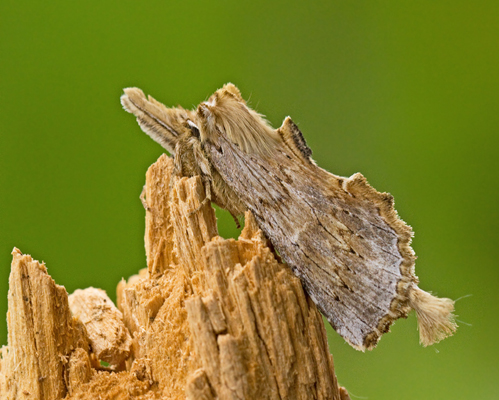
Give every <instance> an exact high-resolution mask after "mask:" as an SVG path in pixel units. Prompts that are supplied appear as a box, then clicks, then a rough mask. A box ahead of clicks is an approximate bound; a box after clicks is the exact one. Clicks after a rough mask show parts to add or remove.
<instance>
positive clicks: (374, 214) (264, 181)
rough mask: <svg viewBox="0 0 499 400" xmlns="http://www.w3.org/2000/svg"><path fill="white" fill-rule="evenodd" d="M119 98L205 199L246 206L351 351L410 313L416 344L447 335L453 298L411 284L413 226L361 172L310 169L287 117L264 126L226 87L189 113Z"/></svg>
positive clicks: (133, 91) (140, 97)
mask: <svg viewBox="0 0 499 400" xmlns="http://www.w3.org/2000/svg"><path fill="white" fill-rule="evenodd" d="M124 93H125V94H124V95H122V97H121V103H122V105H123V107H124V109H125V110H126V111H128V112H130V113H132V114H134V115H135V117H136V118H137V121H138V123H139V125H140V127H141V128H142V130H143V131H144V132H145V133H147V134H148V135H149V136H150V137H151V138H153V139H154V140H155V141H156V142H158V143H159V144H160V145H161V146H163V147H164V148H165V149H166V150H167V151H168V152H169V153H170V154H171V155H172V156H173V157H174V166H175V170H176V173H177V174H179V175H181V176H188V177H191V176H195V175H199V176H201V178H202V181H203V184H204V186H205V189H206V201H210V200H211V201H212V202H214V203H215V204H217V205H218V206H220V207H222V208H224V209H226V210H228V211H229V212H230V213H231V214H232V215H233V216H234V217H235V218H236V217H237V216H239V215H241V214H243V213H244V212H245V211H246V210H248V209H249V210H251V212H252V213H253V215H254V216H255V219H256V221H257V223H258V225H259V227H260V229H261V230H262V231H263V232H264V233H265V235H266V236H267V238H268V239H270V241H271V242H272V244H273V246H274V248H275V249H276V250H277V252H278V254H279V255H280V257H282V259H284V261H285V262H286V263H287V264H288V265H289V266H290V267H291V269H292V271H293V272H294V273H295V274H296V275H297V276H298V277H299V278H300V279H301V281H302V284H303V286H304V288H305V290H306V291H307V293H308V294H309V296H310V297H311V298H312V300H313V301H314V302H315V303H316V305H317V306H318V308H319V310H320V311H321V312H322V314H323V315H324V316H325V317H326V318H327V320H328V321H329V323H330V324H331V325H332V327H333V328H334V329H335V330H336V331H337V332H338V333H339V334H340V335H341V336H342V337H343V338H344V339H345V340H346V341H347V342H348V343H349V344H350V345H352V346H353V347H354V348H356V349H359V350H365V349H372V348H374V347H375V346H376V344H377V343H378V340H379V339H380V337H381V335H382V334H383V333H385V332H387V331H388V330H389V327H390V325H391V324H392V323H393V322H394V321H395V320H397V319H398V318H406V317H407V315H408V313H409V312H410V311H411V310H412V309H414V310H415V311H416V314H417V317H418V326H419V331H420V342H421V343H422V344H423V345H425V346H426V345H429V344H433V343H435V342H438V341H440V340H441V339H443V338H445V337H447V336H449V335H451V334H452V333H453V332H454V331H455V330H456V328H457V325H456V324H455V322H454V316H453V314H452V312H453V310H454V302H453V301H452V300H450V299H445V298H443V299H440V298H437V297H434V296H433V295H431V294H429V293H427V292H425V291H423V290H421V289H420V288H419V287H418V283H419V281H418V278H417V277H416V275H415V272H414V262H415V255H414V252H413V250H412V248H411V246H410V243H411V238H412V230H411V228H410V227H409V226H408V225H406V224H405V223H404V222H403V221H402V220H401V219H400V218H399V217H398V215H397V212H396V211H395V209H394V201H393V197H392V196H391V195H390V194H388V193H380V192H378V191H376V190H375V189H374V188H373V187H371V186H370V185H369V184H368V183H367V181H366V179H365V178H364V176H363V175H362V174H360V173H356V174H354V175H352V176H351V177H349V178H344V177H341V176H336V175H333V174H331V173H329V172H327V171H326V170H324V169H322V168H320V167H319V166H317V164H316V163H315V162H314V160H313V159H312V158H311V156H312V151H311V150H310V148H309V147H308V146H307V143H306V142H305V139H304V137H303V134H302V133H301V132H300V130H299V129H298V126H297V125H296V124H295V123H294V122H293V121H292V120H291V118H289V117H287V118H286V119H285V120H284V122H283V124H282V126H281V127H280V128H278V129H275V130H274V129H272V128H271V127H270V125H269V123H268V122H267V121H266V120H265V119H264V117H263V116H262V115H261V114H258V113H257V112H256V111H254V110H252V109H251V108H250V107H249V106H248V105H247V104H246V102H245V101H244V99H243V98H242V96H241V93H240V92H239V90H238V89H237V88H236V86H234V85H233V84H230V83H229V84H226V85H225V86H223V87H222V88H221V89H219V90H217V91H216V92H215V93H214V94H213V95H212V96H211V97H210V98H209V99H208V101H204V102H202V103H201V104H199V106H198V107H197V108H196V109H195V110H187V109H184V108H182V107H173V108H167V107H165V106H164V105H163V104H161V103H160V102H158V101H156V100H155V99H154V98H152V97H151V96H149V97H146V96H145V95H144V93H143V92H142V91H141V90H140V89H138V88H127V89H124Z"/></svg>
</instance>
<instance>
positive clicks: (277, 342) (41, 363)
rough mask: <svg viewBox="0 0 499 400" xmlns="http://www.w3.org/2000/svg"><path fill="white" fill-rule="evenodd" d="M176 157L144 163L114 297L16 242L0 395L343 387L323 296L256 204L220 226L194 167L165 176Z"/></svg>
mask: <svg viewBox="0 0 499 400" xmlns="http://www.w3.org/2000/svg"><path fill="white" fill-rule="evenodd" d="M172 169H173V165H172V160H171V159H170V158H168V157H167V156H165V155H163V156H161V157H160V159H159V160H158V161H157V162H156V163H155V164H153V165H152V166H151V167H150V168H149V170H148V172H147V176H146V187H145V193H146V199H147V204H148V208H149V209H148V211H147V215H146V237H145V242H146V254H147V269H144V270H142V271H140V273H139V274H138V275H137V276H134V277H131V278H130V279H129V280H128V282H126V281H122V282H120V283H119V285H118V289H117V292H118V301H117V305H118V308H119V310H120V311H118V310H117V309H116V308H114V306H113V305H112V304H111V302H110V300H109V299H108V298H107V296H106V295H105V294H104V293H103V292H102V291H99V290H97V289H93V288H90V289H86V290H85V291H77V292H75V293H74V294H73V295H71V296H70V299H69V300H68V295H67V293H66V291H65V289H64V288H63V287H62V286H58V285H56V284H55V283H54V281H53V280H52V279H51V278H50V276H49V275H48V274H47V271H46V268H45V266H44V265H42V264H39V263H38V262H37V261H34V260H32V259H31V257H30V256H28V255H23V254H21V252H20V251H19V250H17V249H15V250H14V252H13V262H12V272H11V276H10V281H9V284H10V289H9V312H8V329H9V338H8V346H4V347H3V348H2V358H1V359H0V398H1V399H8V400H14V399H43V400H51V399H54V400H55V399H62V398H65V399H96V398H99V399H104V400H106V399H109V400H110V399H123V400H124V399H207V400H209V399H334V400H346V399H349V397H348V394H347V392H346V390H344V389H343V388H339V387H338V384H337V381H336V377H335V374H334V366H333V359H332V356H331V355H330V354H329V350H328V345H327V339H326V332H325V328H324V324H323V321H322V317H321V315H320V313H319V311H318V310H317V307H316V306H315V304H314V303H313V302H312V301H311V299H310V298H309V297H308V296H307V295H306V294H305V292H304V291H303V288H302V285H301V283H300V281H299V279H298V278H296V277H295V276H294V275H293V274H292V272H291V271H290V270H289V268H288V267H287V266H285V265H284V264H282V263H280V262H278V261H277V260H276V258H275V257H274V254H273V252H272V251H271V250H270V249H269V248H268V247H267V244H266V243H267V240H266V238H265V237H264V235H263V234H262V232H261V231H260V230H259V229H258V226H257V224H256V222H255V219H254V218H253V216H252V214H251V213H249V212H248V213H247V214H246V216H245V219H246V220H245V228H244V229H243V231H242V233H241V235H240V237H239V239H238V240H234V239H227V240H225V239H222V238H221V237H219V236H218V233H217V226H216V218H215V213H214V210H213V208H212V207H211V206H210V205H209V204H207V203H206V202H203V201H204V199H205V192H204V187H203V184H202V181H201V178H199V177H193V178H189V179H187V178H182V179H175V181H174V183H173V185H172V186H170V183H169V180H170V177H171V173H172ZM171 187H172V189H171V190H170V188H171ZM193 211H194V212H193ZM70 305H71V308H70ZM71 311H73V313H72V312H71ZM99 360H101V361H106V360H107V362H109V363H110V367H112V368H114V369H115V370H114V371H113V370H110V369H108V370H103V369H102V367H101V366H100V364H99V362H98V361H99ZM118 370H121V371H119V372H118Z"/></svg>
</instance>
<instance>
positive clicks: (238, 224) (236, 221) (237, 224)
mask: <svg viewBox="0 0 499 400" xmlns="http://www.w3.org/2000/svg"><path fill="white" fill-rule="evenodd" d="M229 212H230V211H229ZM230 215H231V216H232V218H233V219H234V222H235V223H236V228H237V229H241V223H240V222H239V219H238V218H237V215H234V214H232V213H230Z"/></svg>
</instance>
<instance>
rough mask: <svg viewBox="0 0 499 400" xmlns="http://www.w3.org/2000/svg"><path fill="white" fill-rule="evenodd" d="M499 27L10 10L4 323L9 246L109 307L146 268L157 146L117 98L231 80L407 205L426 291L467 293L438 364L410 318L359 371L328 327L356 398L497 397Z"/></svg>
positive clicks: (2, 110) (2, 48)
mask: <svg viewBox="0 0 499 400" xmlns="http://www.w3.org/2000/svg"><path fill="white" fill-rule="evenodd" d="M498 27H499V6H498V3H497V1H476V2H470V1H456V0H454V1H417V2H415V1H411V2H409V1H369V2H367V1H365V2H353V1H340V0H338V1H327V2H308V3H306V2H303V1H285V2H284V1H283V2H278V1H274V2H268V1H252V2H237V4H236V2H229V1H210V2H198V1H182V2H180V1H168V2H167V1H143V2H138V1H128V0H122V1H119V2H118V1H107V2H102V1H95V0H87V1H85V2H74V1H61V0H56V1H50V2H43V3H42V2H35V1H31V2H25V1H12V0H2V1H1V2H0V90H1V96H0V165H1V167H0V190H1V196H0V315H2V316H5V313H6V310H7V305H6V297H7V290H8V282H7V281H8V274H9V266H10V252H11V250H12V248H13V247H14V246H17V247H19V248H20V249H21V251H23V252H25V253H29V254H31V255H32V256H33V257H34V258H36V259H39V260H44V261H45V262H46V263H47V267H48V270H49V273H50V274H51V275H52V277H53V278H54V279H55V280H56V282H58V283H59V284H62V285H65V286H66V288H67V290H68V291H69V292H72V291H74V290H75V289H76V288H79V287H87V286H90V285H92V286H96V287H101V288H104V289H105V290H107V291H108V293H109V294H110V295H111V296H112V297H113V298H114V297H115V287H116V284H117V282H118V281H119V280H120V279H121V277H127V276H129V275H131V274H133V273H135V272H136V271H137V270H138V269H139V268H142V267H144V266H145V259H144V247H143V230H144V210H143V208H142V205H141V203H140V201H139V197H138V196H139V193H140V191H141V188H142V185H143V183H144V174H145V171H146V169H147V167H148V166H149V165H150V164H151V163H152V162H154V161H155V160H156V159H157V157H158V156H159V155H160V154H161V153H162V149H161V147H160V146H159V145H157V144H155V143H154V142H153V141H152V140H151V139H149V138H148V137H147V136H146V135H145V134H143V133H142V132H141V131H140V130H139V128H138V127H137V124H136V123H135V121H134V119H133V118H132V117H131V116H130V115H128V114H127V113H125V112H124V111H123V110H122V109H121V106H120V103H119V96H120V94H121V89H122V88H123V87H127V86H139V87H141V88H142V89H144V90H145V91H146V92H147V93H150V94H152V95H153V96H154V97H156V98H157V99H158V100H161V101H163V102H165V103H166V104H167V105H177V104H182V105H183V106H185V107H191V106H194V105H196V104H198V103H199V102H200V101H202V100H204V99H206V98H207V96H208V95H210V94H211V93H212V92H213V91H214V90H215V89H217V88H219V87H220V86H221V85H222V84H223V83H225V82H228V81H231V82H233V83H235V84H237V85H238V86H239V88H240V89H241V90H242V93H243V95H244V96H245V97H247V98H248V97H249V98H250V104H251V105H252V106H253V107H255V108H257V110H258V111H260V112H262V113H264V114H266V115H267V117H268V118H269V120H270V121H271V122H272V123H273V124H274V126H279V125H280V123H281V121H282V119H283V118H284V117H285V116H286V115H291V116H292V117H293V119H294V120H295V121H296V122H297V123H299V126H300V128H301V129H302V131H303V132H304V134H305V137H306V139H307V141H308V143H309V145H310V147H311V148H312V150H313V151H314V157H315V159H316V160H317V161H318V163H319V164H320V165H321V166H322V167H324V168H326V169H328V170H330V171H332V172H334V173H336V174H341V175H346V176H349V175H351V174H352V173H355V172H357V171H361V172H362V173H363V174H364V175H365V176H366V177H367V178H368V180H369V181H370V183H371V184H372V185H374V186H375V187H376V188H377V189H378V190H382V191H389V192H391V193H392V194H393V195H394V196H395V199H396V207H397V209H398V211H399V213H400V215H401V216H402V218H403V219H404V220H406V221H407V222H408V223H409V224H411V225H412V226H413V228H414V230H415V232H416V236H415V240H414V248H415V250H416V253H417V254H418V256H419V258H418V262H417V265H416V272H417V274H418V275H419V277H420V279H421V282H422V284H421V287H422V288H424V289H426V290H430V291H433V292H434V293H437V294H438V295H440V296H447V297H452V298H460V297H462V296H466V295H472V296H471V297H466V298H464V299H462V300H460V301H458V303H457V305H456V308H457V314H458V315H459V320H460V321H463V322H462V323H460V325H461V326H460V329H459V330H458V332H457V334H456V335H455V336H454V337H452V338H450V339H447V340H445V341H444V342H442V343H440V344H438V345H435V346H433V347H430V348H423V347H421V346H419V344H418V333H417V331H416V320H415V318H414V316H411V317H410V318H409V319H408V320H407V321H405V320H402V321H398V322H397V323H396V324H395V326H393V328H392V333H390V334H387V335H385V336H384V337H383V339H382V340H381V342H380V344H379V346H378V347H377V348H376V349H375V350H374V351H373V352H370V353H366V354H363V353H360V352H357V351H355V350H353V349H352V348H350V347H349V346H348V345H346V344H345V343H344V341H343V340H342V339H341V338H340V337H339V336H338V335H336V333H335V332H334V331H332V330H331V331H330V347H331V352H332V353H333V354H334V357H335V363H336V371H337V374H338V378H339V380H340V382H341V384H343V385H345V386H346V387H347V388H348V389H349V390H350V392H351V393H352V398H356V397H355V396H359V397H358V398H369V399H421V398H425V399H469V398H474V399H498V398H499V380H498V376H499V362H498V359H497V358H498V356H499V351H498V346H497V340H496V336H497V331H498V329H499V323H498V319H497V315H498V313H499V306H498V304H499V295H498V289H497V288H498V284H499V269H498V268H497V247H498V245H499V243H498V239H499V235H498V223H499V219H498V214H499V212H498V209H499V207H498V206H499V204H498V195H499V189H498V179H497V174H498V172H499V168H498V167H499V162H498V158H499V157H498V155H497V152H498V150H499V148H498V144H499V140H498V127H499V107H498V105H499V102H498V92H499V69H498V67H499V62H498V61H499V53H498V50H499V48H498V47H499V28H498ZM217 213H218V212H217ZM218 214H219V216H220V217H219V220H220V232H221V234H222V236H225V237H229V236H234V235H237V233H238V232H237V230H236V229H235V227H234V224H233V222H232V219H231V218H230V216H227V215H225V214H223V213H218ZM6 341H7V338H6V322H5V318H4V317H1V320H0V343H1V344H5V343H6Z"/></svg>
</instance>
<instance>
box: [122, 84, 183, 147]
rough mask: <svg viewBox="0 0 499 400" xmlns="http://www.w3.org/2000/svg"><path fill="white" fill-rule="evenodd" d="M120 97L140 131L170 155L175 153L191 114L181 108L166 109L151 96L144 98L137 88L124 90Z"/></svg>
mask: <svg viewBox="0 0 499 400" xmlns="http://www.w3.org/2000/svg"><path fill="white" fill-rule="evenodd" d="M123 91H124V92H125V94H124V95H122V96H121V104H122V105H123V108H124V109H125V110H126V111H128V112H129V113H131V114H133V115H135V117H136V118H137V122H138V123H139V125H140V127H141V128H142V130H143V131H144V132H145V133H147V134H148V135H149V136H150V137H151V138H152V139H153V140H154V141H156V142H157V143H159V144H160V145H161V146H163V147H164V148H165V149H166V150H168V152H169V153H170V154H174V153H175V145H176V144H177V142H178V140H179V137H180V135H181V134H182V133H183V132H184V131H185V129H187V128H186V120H187V118H189V116H190V115H191V114H192V112H190V111H187V110H184V109H183V108H180V107H179V108H167V107H165V106H164V105H163V104H161V103H160V102H159V101H157V100H155V99H154V98H152V97H151V96H149V98H146V96H145V94H144V92H143V91H142V90H140V89H138V88H126V89H124V90H123Z"/></svg>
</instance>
